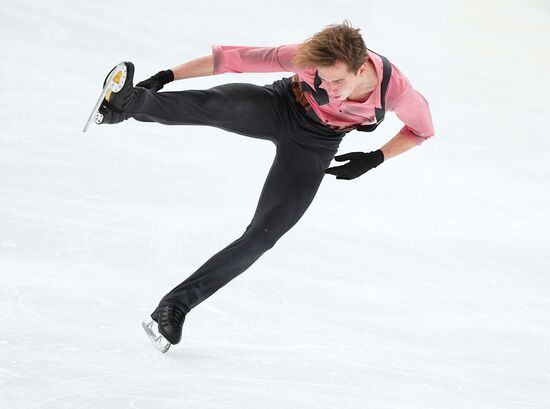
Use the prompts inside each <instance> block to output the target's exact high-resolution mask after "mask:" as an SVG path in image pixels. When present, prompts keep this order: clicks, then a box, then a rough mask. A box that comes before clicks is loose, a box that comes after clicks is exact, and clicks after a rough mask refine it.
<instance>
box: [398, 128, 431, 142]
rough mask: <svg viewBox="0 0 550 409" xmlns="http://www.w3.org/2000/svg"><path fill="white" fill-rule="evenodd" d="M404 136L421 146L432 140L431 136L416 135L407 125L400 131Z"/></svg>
mask: <svg viewBox="0 0 550 409" xmlns="http://www.w3.org/2000/svg"><path fill="white" fill-rule="evenodd" d="M399 132H401V133H402V134H403V135H405V136H407V137H408V138H409V139H411V140H412V141H413V142H414V143H415V144H417V145H420V144H422V143H423V142H424V141H425V140H426V139H428V138H430V136H419V135H417V134H415V133H414V131H413V130H411V128H409V127H408V126H407V125H405V126H404V127H403V128H401V130H400V131H399Z"/></svg>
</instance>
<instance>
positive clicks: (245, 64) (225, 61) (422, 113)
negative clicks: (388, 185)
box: [212, 44, 434, 144]
mask: <svg viewBox="0 0 550 409" xmlns="http://www.w3.org/2000/svg"><path fill="white" fill-rule="evenodd" d="M298 47H299V44H290V45H283V46H280V47H240V46H223V45H215V46H213V47H212V55H213V58H214V74H223V73H226V72H234V73H238V72H293V73H296V74H297V75H298V76H299V78H300V81H305V82H307V83H308V84H309V85H310V86H311V87H314V85H313V81H314V78H315V74H316V73H317V69H316V68H315V67H311V68H299V67H294V66H293V65H292V63H291V61H292V58H293V57H294V55H295V54H296V50H297V49H298ZM368 55H369V58H370V59H371V60H372V62H373V63H374V67H375V69H376V74H377V75H378V78H379V81H378V86H377V88H376V89H375V90H374V92H372V93H371V95H370V96H369V97H368V99H367V100H366V101H365V102H357V101H347V100H346V101H336V100H330V99H329V102H328V103H327V104H325V105H319V104H317V102H315V99H314V98H313V96H312V95H311V94H310V93H309V92H306V93H305V96H306V98H307V99H308V101H309V103H310V104H311V107H312V109H313V110H315V113H316V114H317V115H318V116H319V118H321V120H323V121H324V122H325V123H327V125H333V126H342V127H346V126H350V125H356V124H361V125H368V124H372V123H374V122H376V117H375V111H374V108H375V107H379V108H380V107H381V106H380V87H381V84H382V59H381V58H380V56H378V55H377V54H374V53H371V52H368ZM386 111H392V112H395V114H396V115H397V117H398V118H399V119H400V120H401V121H402V122H403V123H404V124H405V125H404V126H403V128H402V129H401V132H402V133H403V134H405V135H407V136H408V137H410V138H411V139H413V140H414V142H415V143H417V144H420V143H422V142H424V141H425V140H426V139H428V138H429V137H431V136H433V134H434V129H433V124H432V116H431V113H430V108H429V106H428V102H427V101H426V99H425V98H424V97H423V96H422V95H421V94H420V93H419V92H418V91H416V90H415V89H414V88H413V87H412V85H411V84H410V83H409V80H408V79H407V78H406V77H405V76H404V75H403V74H402V73H401V71H399V69H397V67H396V66H395V65H393V64H392V74H391V79H390V82H389V85H388V89H387V91H386Z"/></svg>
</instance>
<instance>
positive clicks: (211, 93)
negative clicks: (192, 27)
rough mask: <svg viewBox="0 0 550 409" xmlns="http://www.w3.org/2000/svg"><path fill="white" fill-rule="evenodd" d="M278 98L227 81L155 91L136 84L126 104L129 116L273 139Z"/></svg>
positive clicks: (276, 122) (276, 130)
mask: <svg viewBox="0 0 550 409" xmlns="http://www.w3.org/2000/svg"><path fill="white" fill-rule="evenodd" d="M275 98H276V97H275V96H274V95H273V93H272V92H270V91H269V90H268V89H266V88H265V87H260V86H257V85H252V84H225V85H220V86H217V87H214V88H210V89H207V90H190V91H175V92H154V91H151V90H148V89H145V88H139V87H136V88H134V89H133V90H132V94H131V97H130V98H128V101H127V103H126V104H125V107H124V115H125V117H126V118H128V117H133V118H134V119H136V120H138V121H143V122H158V123H161V124H165V125H207V126H214V127H217V128H221V129H225V130H228V131H231V132H235V133H239V134H242V135H247V136H253V137H257V138H262V139H273V138H274V137H275V136H276V135H277V134H278V133H279V131H280V130H279V121H278V112H277V110H276V109H275V107H274V99H275Z"/></svg>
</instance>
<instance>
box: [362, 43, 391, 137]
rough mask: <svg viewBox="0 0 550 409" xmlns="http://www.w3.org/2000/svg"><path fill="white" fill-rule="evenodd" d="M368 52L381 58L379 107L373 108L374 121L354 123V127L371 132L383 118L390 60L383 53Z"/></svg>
mask: <svg viewBox="0 0 550 409" xmlns="http://www.w3.org/2000/svg"><path fill="white" fill-rule="evenodd" d="M369 51H370V52H372V53H374V54H376V55H378V56H379V57H380V58H382V85H381V86H380V105H381V108H374V113H375V116H376V122H375V123H373V124H369V125H360V124H358V125H355V126H354V128H355V129H357V130H358V131H362V132H372V131H374V130H375V129H376V127H377V126H378V125H380V122H382V121H383V120H384V115H385V114H386V91H387V90H388V84H389V83H390V78H391V63H390V61H389V60H388V59H387V58H386V57H384V56H383V55H380V54H378V53H375V52H374V51H372V50H369Z"/></svg>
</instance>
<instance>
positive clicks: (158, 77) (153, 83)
mask: <svg viewBox="0 0 550 409" xmlns="http://www.w3.org/2000/svg"><path fill="white" fill-rule="evenodd" d="M172 81H174V73H173V72H172V70H164V71H159V72H157V73H156V74H155V75H153V76H152V77H151V78H148V79H146V80H144V81H141V82H138V83H137V84H136V87H141V88H147V89H150V90H153V91H160V90H161V89H162V88H163V87H164V85H166V84H168V83H169V82H172Z"/></svg>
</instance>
